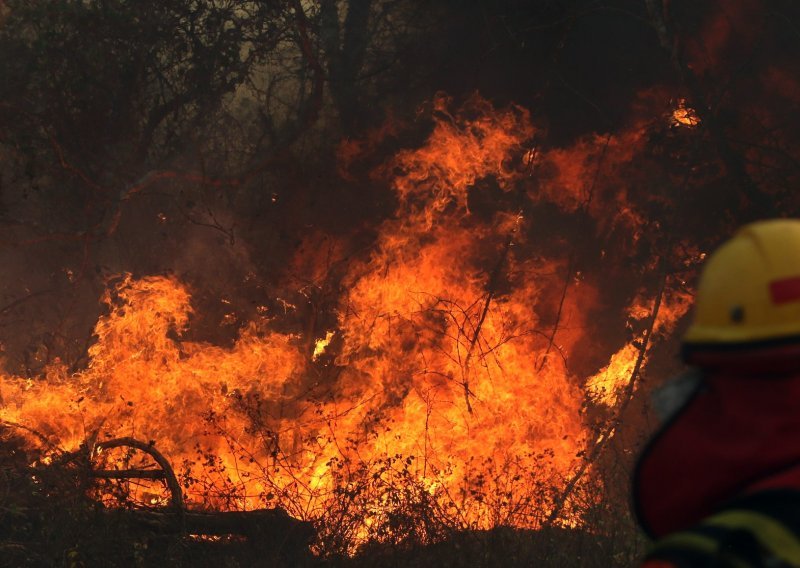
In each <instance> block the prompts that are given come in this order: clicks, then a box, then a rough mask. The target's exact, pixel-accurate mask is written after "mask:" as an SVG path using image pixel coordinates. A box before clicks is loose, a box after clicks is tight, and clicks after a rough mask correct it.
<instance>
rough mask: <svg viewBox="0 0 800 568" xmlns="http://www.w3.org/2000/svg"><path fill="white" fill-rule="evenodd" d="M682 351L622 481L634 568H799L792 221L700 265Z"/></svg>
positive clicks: (799, 362) (798, 373)
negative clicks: (636, 525)
mask: <svg viewBox="0 0 800 568" xmlns="http://www.w3.org/2000/svg"><path fill="white" fill-rule="evenodd" d="M682 355H683V358H684V360H685V362H686V363H687V364H688V365H689V366H690V369H691V371H690V372H689V373H687V374H686V375H683V376H681V377H679V378H678V379H676V380H674V381H672V382H671V383H669V384H668V386H666V387H665V388H664V389H662V390H661V391H660V392H658V393H656V395H655V396H654V400H655V403H656V408H657V410H659V411H660V413H661V414H663V415H664V420H665V421H664V425H663V426H662V427H661V429H660V430H659V431H658V432H657V433H656V435H655V436H654V437H653V438H652V439H651V440H650V442H649V443H648V444H647V446H646V448H645V450H644V451H643V453H642V455H641V456H640V458H639V461H638V464H637V466H636V471H635V473H634V478H633V500H634V507H635V510H636V515H637V517H638V519H639V522H640V524H641V525H642V527H643V528H644V529H645V531H646V532H647V533H648V534H649V535H650V536H651V537H653V538H654V539H655V543H654V545H653V546H652V548H651V550H650V552H649V553H648V554H647V556H646V557H645V560H644V562H643V564H642V566H643V568H684V567H686V568H688V567H692V568H694V567H700V566H709V567H710V566H714V567H719V568H723V567H725V568H727V567H737V568H738V567H741V568H749V567H781V566H800V221H798V220H787V219H780V220H770V221H761V222H757V223H753V224H751V225H748V226H745V227H744V228H742V229H741V230H739V232H738V233H737V234H736V235H735V236H734V237H733V238H732V239H731V240H729V241H728V242H727V243H725V244H724V245H722V246H721V247H720V248H719V249H718V250H717V251H716V252H715V253H714V254H713V255H712V256H711V257H710V258H709V260H708V261H707V263H706V266H705V268H704V270H703V272H702V275H701V278H700V283H699V286H698V290H697V298H696V305H695V313H694V321H693V322H692V324H691V326H690V328H689V329H688V331H687V332H686V335H685V337H684V340H683V349H682Z"/></svg>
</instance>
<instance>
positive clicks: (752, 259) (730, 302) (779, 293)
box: [683, 219, 800, 346]
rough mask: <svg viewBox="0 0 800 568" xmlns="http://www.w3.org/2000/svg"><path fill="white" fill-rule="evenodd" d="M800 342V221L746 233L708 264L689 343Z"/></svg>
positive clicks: (785, 221)
mask: <svg viewBox="0 0 800 568" xmlns="http://www.w3.org/2000/svg"><path fill="white" fill-rule="evenodd" d="M792 337H798V339H800V220H792V219H775V220H771V221H760V222H757V223H752V224H750V225H746V226H745V227H743V228H741V229H740V230H739V232H738V233H736V235H735V236H734V237H733V238H732V239H730V240H729V241H728V242H726V243H725V244H723V245H722V246H721V247H720V248H719V249H718V250H717V251H716V252H715V253H714V254H713V255H711V257H710V258H709V260H708V262H707V263H706V266H705V268H704V269H703V273H702V275H701V276H700V284H699V286H698V289H697V301H696V303H695V313H694V321H693V322H692V325H691V327H690V328H689V330H688V331H687V332H686V335H685V336H684V338H683V341H684V343H685V344H687V345H689V346H691V345H697V344H706V345H714V344H717V345H720V346H724V345H727V344H741V343H761V342H769V341H771V340H779V339H788V338H792Z"/></svg>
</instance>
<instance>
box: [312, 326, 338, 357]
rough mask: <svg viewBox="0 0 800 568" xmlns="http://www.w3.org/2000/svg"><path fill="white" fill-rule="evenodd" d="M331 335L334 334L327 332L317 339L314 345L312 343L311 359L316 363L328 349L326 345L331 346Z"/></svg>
mask: <svg viewBox="0 0 800 568" xmlns="http://www.w3.org/2000/svg"><path fill="white" fill-rule="evenodd" d="M333 335H334V332H333V331H329V332H327V333H326V334H325V337H323V338H321V339H317V341H316V343H314V353H312V354H311V359H313V360H314V361H316V360H317V359H319V358H320V357H321V356H322V355H323V354H324V353H325V350H326V349H327V348H328V345H330V344H331V339H333Z"/></svg>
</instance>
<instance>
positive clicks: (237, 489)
mask: <svg viewBox="0 0 800 568" xmlns="http://www.w3.org/2000/svg"><path fill="white" fill-rule="evenodd" d="M436 108H437V111H438V114H437V116H438V117H439V118H438V121H437V123H436V125H435V128H434V129H433V132H432V133H431V135H430V137H429V139H428V141H427V143H426V144H425V145H424V146H422V147H421V148H419V149H417V150H406V151H403V152H401V153H399V154H398V155H397V156H396V157H395V159H394V160H393V161H392V162H391V163H390V164H388V165H387V167H386V168H385V171H392V172H394V179H393V180H392V187H393V189H394V191H395V192H396V195H397V197H398V210H397V214H396V216H395V217H394V218H393V219H391V220H387V221H385V222H384V223H383V224H382V225H381V227H380V230H379V235H378V238H377V242H376V244H375V247H374V249H373V252H372V253H371V254H370V255H369V256H368V257H367V258H364V259H361V260H359V261H355V262H351V264H350V266H349V268H348V271H347V275H346V276H345V278H344V282H343V284H344V286H343V288H344V289H345V290H347V292H346V293H345V294H344V295H343V296H342V298H341V299H340V302H339V305H338V309H337V315H338V319H337V329H336V330H330V331H328V332H327V333H326V335H325V337H324V338H320V339H318V340H317V341H316V344H315V345H314V347H313V353H309V352H310V351H311V348H310V347H308V346H310V345H311V343H305V345H306V346H307V347H306V348H304V347H303V345H304V341H303V340H302V338H299V337H296V336H293V335H288V334H282V333H278V332H276V331H274V330H272V329H270V328H269V326H267V325H264V324H256V323H251V324H249V325H247V326H245V327H244V328H242V330H241V331H240V334H239V337H238V339H237V340H236V342H235V344H234V345H233V346H232V347H230V348H223V347H219V346H214V345H210V344H206V343H197V342H190V341H185V340H181V339H180V337H181V334H182V332H183V331H184V330H185V328H186V327H187V325H188V322H189V316H190V314H191V298H190V294H189V292H188V290H187V288H186V286H184V285H183V284H182V283H181V282H180V281H179V280H177V279H176V278H168V277H149V278H143V279H138V280H137V279H133V278H131V277H130V276H125V277H124V278H122V279H121V281H120V282H118V283H117V284H116V285H115V286H114V287H112V288H111V289H110V290H109V291H108V293H107V294H106V297H105V302H106V304H107V305H108V306H109V313H108V315H105V316H103V317H101V318H100V320H99V321H98V323H97V326H96V328H95V333H96V335H97V342H96V343H95V344H94V345H93V346H92V347H91V349H90V350H89V356H90V363H89V365H88V367H87V368H86V369H85V370H83V371H80V372H78V373H76V374H74V375H68V373H66V371H65V370H64V369H63V368H60V367H59V366H58V365H55V366H53V368H52V369H51V370H50V372H49V374H48V377H47V379H46V380H43V381H25V380H22V379H19V378H14V377H5V378H3V382H2V388H3V400H4V403H5V406H4V407H3V408H2V411H1V412H2V414H1V416H2V417H4V418H6V419H9V420H15V421H17V422H21V423H24V424H27V425H29V426H31V427H33V428H35V429H36V430H38V431H40V432H42V433H43V434H45V435H48V436H52V437H53V438H54V439H57V440H58V441H59V443H60V444H62V445H63V446H65V447H75V446H77V445H78V444H79V443H80V442H81V441H82V440H84V439H86V438H87V437H88V436H90V435H91V433H92V432H94V431H98V432H99V433H100V436H109V437H111V436H120V435H126V436H134V437H137V438H139V439H143V440H154V441H155V443H156V444H157V446H158V448H159V449H160V450H161V452H162V453H163V454H165V455H166V456H167V457H168V458H169V459H170V460H171V461H172V463H173V464H174V465H175V468H176V470H177V471H178V473H179V475H180V476H181V478H182V481H183V485H184V487H185V488H186V496H187V499H188V500H189V502H190V503H192V504H194V506H202V507H209V508H217V509H237V508H253V507H258V506H273V505H276V504H277V505H280V506H282V507H284V508H286V509H287V510H288V511H289V512H290V513H293V514H295V515H298V516H302V517H309V516H311V517H314V516H320V515H326V514H328V515H330V514H334V513H331V511H335V514H340V515H343V516H344V517H346V516H347V515H350V517H348V518H351V521H352V522H350V524H349V525H348V526H349V527H350V528H349V529H348V532H347V534H346V535H345V536H344V538H345V539H349V542H350V543H351V544H354V543H358V542H360V541H363V540H364V539H366V538H370V537H375V535H378V534H379V532H376V531H379V530H382V529H379V527H380V526H382V525H381V523H384V524H385V522H386V519H387V518H388V517H387V515H390V514H391V512H392V511H393V509H394V508H397V507H402V506H403V505H402V504H400V501H397V500H396V499H395V498H394V497H392V494H391V493H390V492H389V491H388V490H387V489H386V488H387V487H391V488H395V489H397V488H398V487H399V488H400V489H401V491H400V493H399V494H402V495H404V496H405V497H404V499H410V500H411V501H414V500H418V501H419V500H422V501H425V502H426V503H430V502H433V503H436V504H437V505H436V506H437V507H440V508H441V510H442V511H447V512H448V513H447V514H453V515H456V516H457V517H458V521H457V522H458V523H459V525H460V526H469V527H483V528H486V527H490V526H493V525H496V524H511V525H516V526H529V527H532V526H537V525H538V524H539V523H540V522H541V520H542V518H543V515H546V514H547V511H548V510H549V509H550V508H551V507H552V506H553V495H552V494H548V493H547V492H545V491H543V490H542V487H543V486H547V487H551V488H555V489H559V488H560V487H562V484H563V483H565V481H564V480H566V479H568V478H569V477H570V476H571V475H573V474H574V472H575V471H576V468H578V467H579V463H578V459H579V458H576V456H578V455H580V454H581V452H582V451H583V450H584V448H585V445H586V439H587V435H588V429H587V428H586V426H585V424H584V420H583V418H582V414H581V406H582V403H583V400H584V392H583V390H582V389H581V388H580V383H581V381H580V379H579V378H578V377H575V376H573V375H572V374H571V372H570V370H569V369H568V367H567V357H568V354H569V352H570V351H571V350H572V349H573V348H574V347H575V346H577V345H579V344H581V343H582V342H583V343H586V341H587V339H588V338H587V337H586V335H585V333H586V330H587V329H588V328H589V326H588V325H587V321H586V318H587V312H588V310H587V309H585V307H586V306H587V305H591V304H592V303H596V296H597V290H596V289H595V288H594V287H593V286H592V284H591V283H590V282H589V281H588V280H586V279H584V278H581V279H580V282H579V279H578V278H577V276H576V275H575V274H574V273H573V272H571V268H569V263H568V262H567V261H566V260H563V259H547V258H544V257H543V256H542V255H534V254H531V252H532V251H533V250H534V249H532V248H531V246H532V245H531V243H530V242H528V237H527V236H526V235H529V234H530V233H531V227H529V226H528V225H527V221H526V219H525V218H523V216H522V215H521V206H520V205H519V204H520V203H522V202H523V201H524V200H528V199H529V198H531V197H534V196H532V195H531V196H529V195H528V192H529V190H530V188H529V186H528V185H527V181H526V180H527V179H528V177H529V175H530V170H529V168H528V165H527V164H526V163H525V162H526V160H525V159H524V156H525V155H526V153H527V154H530V149H529V148H528V147H526V143H527V141H528V140H529V139H530V138H531V137H532V135H533V134H534V129H533V127H532V126H531V124H530V120H529V116H528V113H527V112H526V111H525V110H523V109H520V108H517V107H511V108H508V109H505V110H499V111H498V110H495V109H493V108H492V107H491V105H489V104H488V103H487V102H485V101H483V100H482V99H479V98H474V99H473V100H471V101H470V102H468V104H467V108H466V110H465V111H464V112H462V113H458V114H451V113H450V112H449V111H448V107H447V101H446V100H445V99H440V100H438V101H437V103H436ZM606 144H608V142H606ZM559 159H562V158H559ZM482 180H491V183H488V182H487V183H485V184H483V183H482ZM484 186H486V187H490V188H493V191H495V192H496V195H495V197H494V201H495V202H494V203H493V205H492V207H493V209H492V207H489V209H492V210H489V211H488V212H487V211H480V212H477V213H476V212H473V211H471V210H470V206H471V201H472V198H473V197H474V196H475V194H476V192H477V193H479V192H480V191H483V190H484V189H485V187H484ZM503 196H513V198H511V199H506V200H504V199H503ZM484 197H485V196H484ZM477 201H479V200H477ZM489 201H491V199H490V200H489ZM484 209H486V208H485V207H484ZM478 213H480V214H478ZM630 216H631V218H634V217H635V212H632V211H631V212H630ZM565 273H566V274H567V278H566V283H565V284H564V283H563V282H564V279H563V275H564V274H565ZM554 275H555V276H556V278H555V279H554ZM554 280H555V281H557V287H558V288H559V289H561V287H562V286H564V288H563V290H564V295H563V297H562V299H561V301H560V307H559V321H560V326H556V327H555V328H554V327H553V326H552V324H550V323H549V322H541V321H540V317H539V313H540V312H541V311H542V307H543V305H544V304H546V303H548V302H551V301H552V298H553V293H552V289H553V287H554V284H553V282H554ZM578 284H580V285H578ZM643 303H644V300H637V305H640V304H643ZM685 304H686V303H685V302H684V303H680V302H678V307H677V308H675V309H674V310H672V311H669V310H668V311H667V312H669V313H670V314H672V315H671V316H669V317H667V319H668V320H669V321H668V322H667V323H665V325H674V321H676V319H677V318H678V317H680V315H682V313H683V312H684V311H685ZM285 305H287V306H289V305H290V304H285ZM287 311H288V310H287ZM640 311H641V310H640ZM667 312H665V313H667ZM632 317H633V316H632ZM670 318H671V319H670ZM662 319H663V316H662ZM660 321H661V320H660ZM664 321H666V320H664ZM659 325H660V324H659ZM334 337H336V343H335V349H334V345H333V344H332V340H333V339H334ZM311 341H312V343H313V339H312V340H311ZM637 353H638V352H637V350H636V349H635V347H633V346H630V345H629V346H625V347H623V348H622V349H621V350H620V352H619V353H618V354H617V355H615V356H614V358H612V360H611V363H610V364H609V366H608V368H606V369H604V370H603V371H602V372H601V373H599V374H598V376H597V377H595V378H593V379H592V381H590V390H591V389H595V390H597V392H601V391H602V392H606V393H613V392H616V389H618V387H619V385H620V384H623V382H624V381H626V380H627V379H628V378H629V375H630V369H631V365H632V363H631V361H632V360H633V359H635V358H636V356H637ZM323 355H325V357H324V358H323V357H322V356H323ZM322 367H324V368H325V369H326V370H321V368H322ZM598 385H599V386H598ZM608 396H611V394H609V395H608ZM605 402H609V401H608V400H606V401H605ZM612 402H613V401H612ZM102 459H103V460H105V463H106V467H116V468H125V467H130V461H131V459H132V458H131V457H130V456H122V455H119V454H112V453H108V454H107V455H104V456H103V457H102ZM148 491H150V490H149V489H148ZM343 495H344V496H349V497H348V499H352V500H353V501H352V503H351V505H352V506H351V507H350V508H349V509H347V510H343V509H340V508H338V509H337V507H342V503H343V501H342V496H343ZM142 498H143V499H145V500H146V501H147V502H149V503H160V502H161V501H160V500H163V496H162V497H159V496H158V495H154V494H153V493H151V492H147V493H146V494H145V493H143V494H142ZM431 500H432V501H431ZM422 501H420V502H422ZM348 502H350V501H348ZM456 513H457V514H456ZM344 517H342V518H344ZM454 518H455V517H454ZM352 519H354V520H352Z"/></svg>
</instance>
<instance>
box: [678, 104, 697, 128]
mask: <svg viewBox="0 0 800 568" xmlns="http://www.w3.org/2000/svg"><path fill="white" fill-rule="evenodd" d="M672 124H674V125H675V126H688V127H689V128H693V127H695V126H697V125H699V124H700V117H699V116H697V112H696V111H695V110H694V109H693V108H691V107H689V106H688V105H687V104H686V99H680V100H679V101H678V106H677V107H676V108H675V110H674V111H672Z"/></svg>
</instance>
